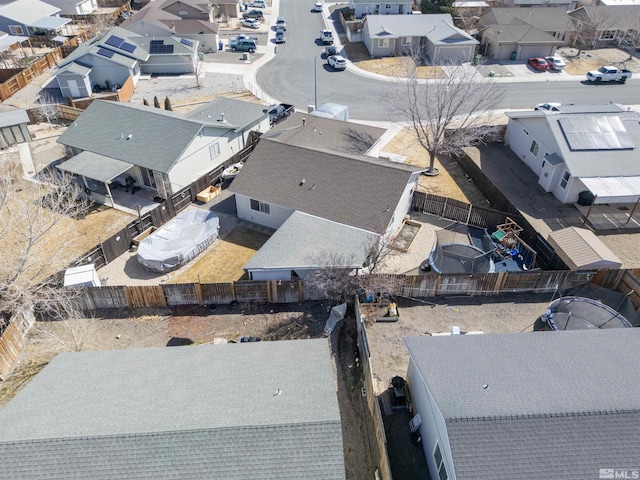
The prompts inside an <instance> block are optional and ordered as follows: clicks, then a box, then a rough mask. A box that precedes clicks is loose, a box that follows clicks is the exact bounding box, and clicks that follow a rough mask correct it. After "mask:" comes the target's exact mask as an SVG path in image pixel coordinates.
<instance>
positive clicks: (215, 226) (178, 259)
mask: <svg viewBox="0 0 640 480" xmlns="http://www.w3.org/2000/svg"><path fill="white" fill-rule="evenodd" d="M219 229H220V220H219V218H218V217H217V216H216V215H215V214H214V213H213V212H210V211H208V210H203V209H199V208H193V209H189V210H185V211H183V212H181V213H179V214H178V215H177V216H176V217H175V218H173V219H172V220H170V221H169V222H168V223H166V224H165V225H164V226H163V227H162V228H160V229H159V230H157V231H156V232H154V233H152V234H151V235H149V236H148V237H146V238H145V239H144V240H142V242H140V246H139V247H138V255H137V256H138V261H139V262H140V263H141V264H142V266H144V267H145V268H146V269H147V270H151V271H152V272H159V273H165V272H170V271H172V270H175V269H177V268H179V267H181V266H182V265H184V264H186V263H187V262H189V261H190V260H191V259H193V258H195V257H196V256H197V255H198V254H199V253H200V252H202V251H203V250H204V249H205V248H207V247H208V246H209V245H211V243H213V241H214V240H215V239H216V238H217V237H218V230H219Z"/></svg>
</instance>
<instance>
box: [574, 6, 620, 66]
mask: <svg viewBox="0 0 640 480" xmlns="http://www.w3.org/2000/svg"><path fill="white" fill-rule="evenodd" d="M573 20H574V23H575V25H576V31H575V32H574V34H573V41H572V46H573V48H577V49H578V53H577V55H580V52H582V51H583V50H589V49H593V48H595V47H596V45H597V44H598V41H599V40H600V38H601V36H602V34H603V32H605V31H606V30H609V29H611V28H612V27H613V24H614V19H613V17H612V16H611V14H610V13H609V12H608V11H606V10H604V9H598V10H596V9H590V10H588V11H587V10H583V11H582V12H581V13H580V14H579V15H575V16H573Z"/></svg>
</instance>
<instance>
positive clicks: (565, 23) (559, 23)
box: [480, 7, 576, 32]
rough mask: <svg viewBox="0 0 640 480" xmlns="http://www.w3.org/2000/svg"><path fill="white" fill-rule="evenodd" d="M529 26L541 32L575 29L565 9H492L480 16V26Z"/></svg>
mask: <svg viewBox="0 0 640 480" xmlns="http://www.w3.org/2000/svg"><path fill="white" fill-rule="evenodd" d="M522 23H525V24H527V25H531V26H533V27H536V28H537V29H539V30H542V31H543V32H570V31H574V30H575V29H576V26H575V24H574V23H573V21H572V20H571V17H570V16H569V14H568V13H567V9H566V7H544V8H520V7H511V8H492V9H491V10H489V11H488V12H485V13H483V14H482V15H480V24H481V25H491V24H493V25H507V24H516V25H517V24H522Z"/></svg>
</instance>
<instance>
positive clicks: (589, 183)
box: [576, 177, 640, 230]
mask: <svg viewBox="0 0 640 480" xmlns="http://www.w3.org/2000/svg"><path fill="white" fill-rule="evenodd" d="M580 181H581V182H582V183H583V184H584V186H585V187H586V188H587V189H588V190H589V192H591V193H592V194H593V200H592V201H591V204H590V205H579V204H576V208H577V209H578V210H579V211H580V213H581V214H582V215H583V216H584V219H583V220H584V222H585V223H587V224H589V226H591V227H592V228H593V229H594V230H611V229H634V230H637V229H638V228H640V211H639V210H638V204H639V203H640V177H594V178H580Z"/></svg>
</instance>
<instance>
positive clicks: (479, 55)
mask: <svg viewBox="0 0 640 480" xmlns="http://www.w3.org/2000/svg"><path fill="white" fill-rule="evenodd" d="M474 62H475V64H476V65H480V64H481V63H482V54H481V53H478V54H477V55H476V56H475V59H474Z"/></svg>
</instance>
